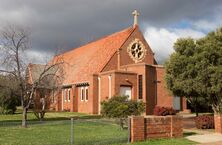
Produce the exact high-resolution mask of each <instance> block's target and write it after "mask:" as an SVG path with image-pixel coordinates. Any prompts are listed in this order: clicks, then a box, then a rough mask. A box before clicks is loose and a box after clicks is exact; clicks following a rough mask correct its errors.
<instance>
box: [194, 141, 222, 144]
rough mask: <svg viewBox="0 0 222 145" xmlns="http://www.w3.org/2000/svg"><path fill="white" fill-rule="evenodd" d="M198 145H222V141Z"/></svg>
mask: <svg viewBox="0 0 222 145" xmlns="http://www.w3.org/2000/svg"><path fill="white" fill-rule="evenodd" d="M197 145H222V141H218V142H210V143H202V144H197Z"/></svg>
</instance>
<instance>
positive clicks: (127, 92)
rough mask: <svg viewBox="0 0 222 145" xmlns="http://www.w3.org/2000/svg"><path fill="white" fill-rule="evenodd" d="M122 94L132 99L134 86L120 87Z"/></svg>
mask: <svg viewBox="0 0 222 145" xmlns="http://www.w3.org/2000/svg"><path fill="white" fill-rule="evenodd" d="M120 95H121V96H128V97H129V100H131V97H132V87H127V86H121V87H120Z"/></svg>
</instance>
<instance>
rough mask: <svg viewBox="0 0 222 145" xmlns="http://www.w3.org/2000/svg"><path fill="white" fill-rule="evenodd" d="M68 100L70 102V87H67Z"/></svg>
mask: <svg viewBox="0 0 222 145" xmlns="http://www.w3.org/2000/svg"><path fill="white" fill-rule="evenodd" d="M67 100H68V102H70V100H71V90H70V89H68V99H67Z"/></svg>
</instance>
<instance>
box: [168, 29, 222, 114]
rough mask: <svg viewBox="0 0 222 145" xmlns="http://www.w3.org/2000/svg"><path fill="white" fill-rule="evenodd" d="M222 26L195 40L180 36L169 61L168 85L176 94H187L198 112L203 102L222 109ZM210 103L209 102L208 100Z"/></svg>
mask: <svg viewBox="0 0 222 145" xmlns="http://www.w3.org/2000/svg"><path fill="white" fill-rule="evenodd" d="M221 32H222V29H219V30H217V32H211V33H209V34H208V35H207V36H205V37H204V38H201V39H198V40H196V43H195V41H194V40H193V39H192V38H181V39H178V40H177V42H176V43H175V44H174V49H175V52H174V53H173V54H172V55H171V56H170V58H169V60H168V61H167V62H166V63H165V67H166V75H165V80H166V86H167V88H168V89H169V90H171V92H172V93H173V94H174V95H177V96H181V97H182V96H185V97H186V98H187V99H188V101H190V102H191V104H192V105H193V106H194V108H195V110H196V112H198V110H197V108H198V105H203V104H202V103H201V102H209V103H210V105H212V107H213V110H214V112H215V113H216V112H217V113H218V112H221V109H220V108H221V107H220V106H221V101H222V100H221V92H222V89H221V88H222V82H221V78H222V73H221V72H222V70H221V69H222V66H221V65H222V35H221ZM205 104H206V103H205Z"/></svg>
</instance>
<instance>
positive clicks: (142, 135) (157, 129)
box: [130, 115, 183, 142]
mask: <svg viewBox="0 0 222 145" xmlns="http://www.w3.org/2000/svg"><path fill="white" fill-rule="evenodd" d="M130 120H131V121H130V125H131V132H130V137H131V142H135V141H143V140H146V139H151V138H172V137H182V136H183V123H182V117H180V116H177V115H174V116H145V117H144V116H133V117H131V119H130Z"/></svg>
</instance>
